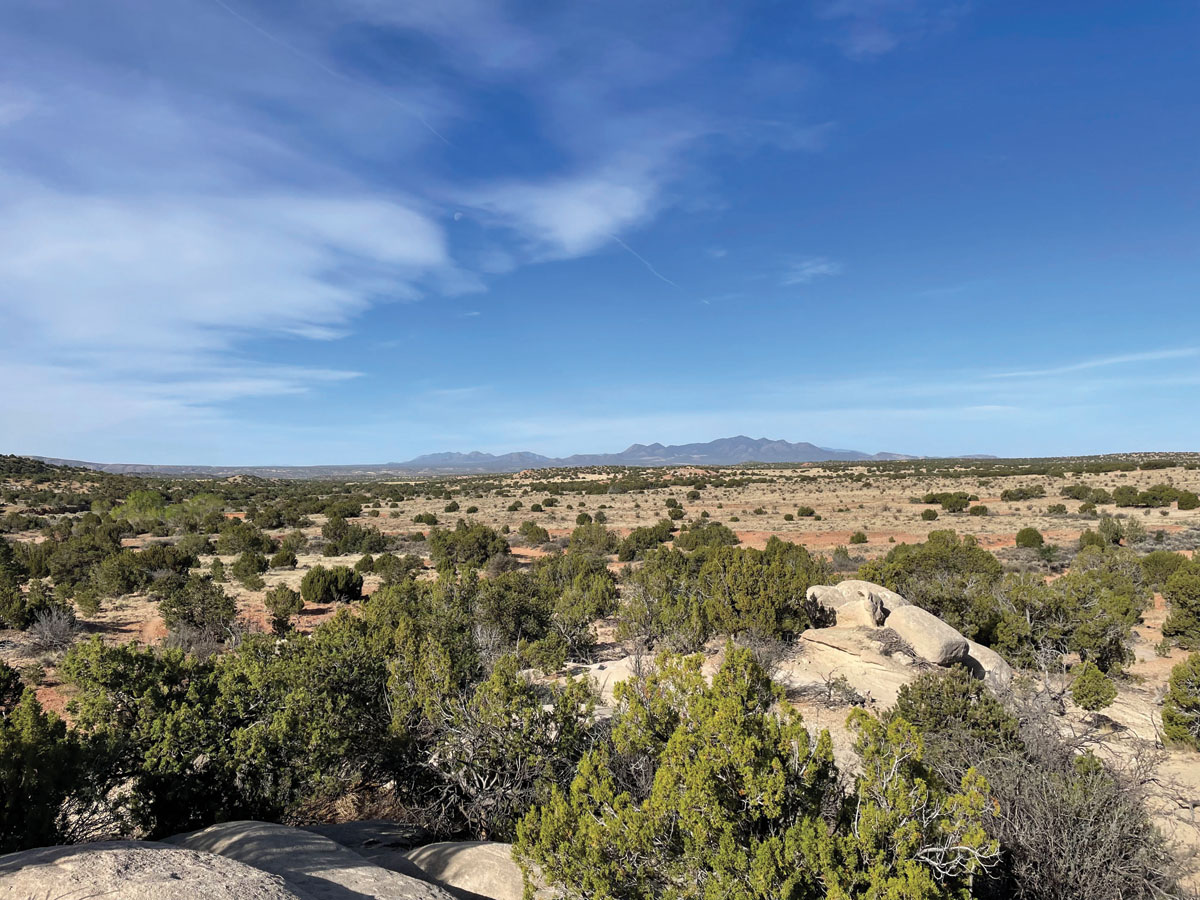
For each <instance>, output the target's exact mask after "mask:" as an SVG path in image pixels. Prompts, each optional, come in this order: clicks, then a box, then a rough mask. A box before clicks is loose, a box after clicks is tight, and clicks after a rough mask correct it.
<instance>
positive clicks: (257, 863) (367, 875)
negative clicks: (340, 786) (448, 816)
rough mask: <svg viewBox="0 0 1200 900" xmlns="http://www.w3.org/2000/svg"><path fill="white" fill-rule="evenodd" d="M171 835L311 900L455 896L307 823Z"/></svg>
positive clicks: (234, 825)
mask: <svg viewBox="0 0 1200 900" xmlns="http://www.w3.org/2000/svg"><path fill="white" fill-rule="evenodd" d="M167 841H168V842H169V843H172V844H177V845H178V846H181V847H186V848H188V849H190V850H202V851H205V852H207V853H216V854H218V855H220V856H225V857H228V858H230V859H236V860H238V861H239V862H243V863H246V864H247V865H250V866H253V867H254V868H256V869H261V870H263V871H264V872H270V873H272V874H274V875H278V876H280V877H281V878H282V879H283V880H284V882H285V883H286V884H287V886H288V887H289V888H290V889H292V890H293V891H296V893H297V894H302V895H303V896H304V897H305V898H312V900H452V896H451V895H450V894H448V893H446V892H445V891H444V890H442V889H441V888H439V887H436V886H434V885H432V884H428V883H426V882H424V881H421V880H419V879H417V878H414V877H411V876H408V875H403V874H401V873H399V872H396V871H392V870H390V869H386V868H383V867H381V866H378V865H374V864H372V863H371V862H369V861H367V860H366V859H365V858H364V857H362V856H360V855H359V854H357V853H355V852H354V851H353V850H349V849H347V848H346V847H343V846H342V845H341V844H338V843H335V842H334V841H331V840H330V839H329V838H325V837H322V836H320V835H318V834H313V833H312V832H311V831H305V830H304V829H302V828H289V827H288V826H286V825H274V824H271V823H269V822H223V823H221V824H220V825H213V826H212V827H210V828H205V829H203V830H202V831H193V832H191V833H189V834H177V835H175V836H174V837H170V838H167Z"/></svg>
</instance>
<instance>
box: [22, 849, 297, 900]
mask: <svg viewBox="0 0 1200 900" xmlns="http://www.w3.org/2000/svg"><path fill="white" fill-rule="evenodd" d="M57 897H61V898H84V897H112V898H114V900H117V898H119V900H182V898H187V900H315V898H314V897H313V895H310V894H307V893H304V892H303V891H300V890H297V889H294V888H292V887H291V886H290V885H288V884H287V882H286V881H285V880H284V879H283V878H281V877H280V876H278V875H272V874H270V873H268V872H264V871H262V870H260V869H257V868H254V867H252V866H248V865H245V864H244V863H241V862H238V861H237V860H233V859H227V858H225V857H223V856H217V855H214V854H211V853H206V852H203V851H199V850H188V849H184V848H182V847H172V846H170V845H167V844H160V843H157V842H155V841H105V842H103V843H95V844H73V845H69V846H65V847H43V848H41V849H38V850H24V851H22V852H20V853H10V854H8V855H6V856H0V900H43V898H57Z"/></svg>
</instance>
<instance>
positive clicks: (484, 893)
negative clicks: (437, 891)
mask: <svg viewBox="0 0 1200 900" xmlns="http://www.w3.org/2000/svg"><path fill="white" fill-rule="evenodd" d="M405 855H406V856H407V858H408V860H409V861H410V862H411V863H412V864H413V865H414V866H416V867H417V869H419V870H420V872H421V877H423V878H425V879H426V880H427V881H431V882H433V883H434V884H437V885H440V886H441V887H444V888H446V889H447V890H449V891H452V892H454V893H456V894H457V895H459V896H464V895H465V896H470V897H479V898H488V900H521V898H522V896H523V895H524V890H525V886H524V882H523V881H522V879H521V869H520V867H519V866H518V865H517V864H516V863H515V862H513V858H512V844H500V843H495V842H493V841H449V842H444V843H439V844H428V845H426V846H424V847H419V848H417V849H416V850H412V851H409V852H408V853H407V854H405Z"/></svg>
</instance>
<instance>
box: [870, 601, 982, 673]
mask: <svg viewBox="0 0 1200 900" xmlns="http://www.w3.org/2000/svg"><path fill="white" fill-rule="evenodd" d="M884 624H885V625H886V626H887V627H888V628H890V629H892V630H893V631H895V632H896V634H898V635H900V637H902V638H903V639H904V640H905V641H906V642H907V643H908V645H909V646H910V647H912V648H913V651H914V652H915V653H916V654H917V656H919V657H921V659H924V660H927V661H928V662H931V663H937V664H938V665H939V666H949V665H953V664H954V663H957V662H965V661H966V657H967V639H966V638H965V637H963V636H962V635H961V634H959V633H958V632H957V631H956V630H954V629H953V628H951V627H950V626H949V625H947V624H946V623H945V622H943V621H942V620H941V619H939V618H938V617H937V616H935V615H933V614H932V613H929V612H926V611H925V610H923V609H921V608H920V607H919V606H901V607H900V608H899V609H894V610H892V612H891V613H890V614H889V615H888V617H887V619H885V620H884Z"/></svg>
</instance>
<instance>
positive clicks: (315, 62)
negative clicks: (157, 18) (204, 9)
mask: <svg viewBox="0 0 1200 900" xmlns="http://www.w3.org/2000/svg"><path fill="white" fill-rule="evenodd" d="M212 2H213V3H215V4H217V6H219V7H221V9H223V10H225V12H227V13H229V15H231V16H233V17H234V18H235V19H237V20H238V21H239V22H241V23H242V24H243V25H246V26H248V27H250V28H253V29H254V30H255V31H257V32H258V33H259V34H261V35H262V36H263V37H265V38H266V39H267V40H268V41H270V42H271V43H273V44H278V45H279V46H280V47H282V48H283V49H285V50H287V51H288V52H289V53H292V54H294V55H295V56H298V57H300V59H302V60H304V61H305V62H306V63H308V64H309V65H312V66H316V67H317V68H318V69H320V70H321V71H322V72H325V73H326V74H328V75H332V76H333V77H334V78H340V79H341V80H342V81H348V82H350V84H353V85H356V86H357V87H360V88H365V89H367V90H369V91H372V92H374V93H375V94H376V95H378V96H380V97H382V98H383V99H384V100H387V101H388V102H389V103H392V104H394V105H395V106H398V107H399V108H400V109H402V110H403V111H404V112H406V113H407V114H408V115H410V116H412V117H413V118H415V119H416V120H417V121H418V122H420V123H421V124H422V125H424V126H425V128H426V129H428V131H429V133H430V134H432V135H433V136H434V137H436V138H437V139H438V140H440V141H442V142H443V143H444V144H447V145H449V146H453V145H452V144H450V141H448V140H447V139H446V137H445V135H443V134H442V133H441V132H440V131H438V130H437V129H436V128H434V127H433V126H432V125H430V124H429V123H428V122H426V121H425V117H424V116H422V115H421V114H420V113H419V112H417V111H416V110H414V109H413V108H412V107H410V106H408V105H407V104H405V103H403V102H401V101H400V100H398V99H396V98H395V97H394V96H392V95H391V94H389V93H388V92H387V91H385V90H382V89H380V88H378V87H376V86H375V85H373V84H371V83H370V82H367V81H359V80H358V79H357V78H352V77H351V76H349V75H347V74H346V73H345V72H339V71H338V70H337V69H333V68H330V67H329V66H327V65H325V63H323V62H321V60H319V59H318V58H317V57H315V56H311V55H310V54H308V53H305V52H304V51H303V50H301V49H300V48H299V47H296V46H295V45H293V44H291V43H289V42H287V41H285V40H284V39H283V38H281V37H279V36H278V35H276V34H272V33H271V32H270V31H267V29H265V28H263V27H262V26H261V25H259V24H258V23H257V22H255V21H254V20H253V19H248V18H246V16H244V15H242V14H241V13H240V12H238V11H237V10H236V9H234V8H233V7H232V6H230V5H229V4H228V3H226V2H225V0H212Z"/></svg>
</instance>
